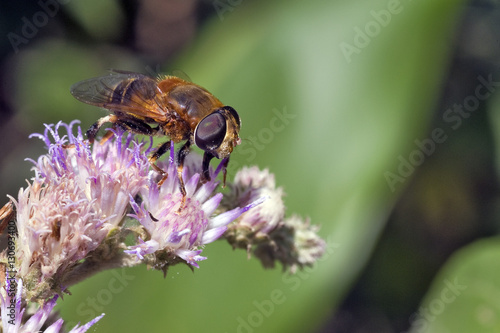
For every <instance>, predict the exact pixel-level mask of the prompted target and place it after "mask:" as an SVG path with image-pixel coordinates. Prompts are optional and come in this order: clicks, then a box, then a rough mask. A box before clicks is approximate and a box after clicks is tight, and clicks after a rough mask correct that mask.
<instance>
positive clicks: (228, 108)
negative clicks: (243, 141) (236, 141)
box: [224, 106, 241, 127]
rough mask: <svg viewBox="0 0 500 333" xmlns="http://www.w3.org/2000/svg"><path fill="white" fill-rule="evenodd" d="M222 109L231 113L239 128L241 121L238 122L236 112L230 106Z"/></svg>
mask: <svg viewBox="0 0 500 333" xmlns="http://www.w3.org/2000/svg"><path fill="white" fill-rule="evenodd" d="M224 109H225V110H228V111H229V112H230V113H231V115H232V116H233V118H234V119H235V120H236V123H237V124H238V127H241V121H240V116H239V115H238V112H236V110H235V109H233V108H232V107H230V106H225V107H224Z"/></svg>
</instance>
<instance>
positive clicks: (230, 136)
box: [71, 71, 241, 197]
mask: <svg viewBox="0 0 500 333" xmlns="http://www.w3.org/2000/svg"><path fill="white" fill-rule="evenodd" d="M71 94H72V95H73V96H74V97H75V98H76V99H78V100H79V101H81V102H84V103H87V104H91V105H95V106H100V107H103V108H105V109H108V110H109V112H110V114H109V115H107V116H105V117H102V118H101V119H99V120H98V121H97V122H96V123H95V124H94V125H92V126H91V127H90V128H89V130H88V131H87V138H88V139H89V141H90V142H93V141H94V139H95V136H96V134H97V132H98V131H99V129H100V128H101V127H102V125H104V124H105V123H107V122H111V123H112V124H113V128H115V129H116V128H122V129H124V130H127V131H130V132H133V133H137V134H144V135H149V136H157V135H165V136H168V137H170V140H169V141H167V142H164V143H162V144H161V145H160V146H158V147H157V148H156V149H155V150H154V151H153V153H152V154H151V155H150V157H149V161H150V163H151V165H152V167H153V168H154V169H155V170H156V171H158V172H159V173H160V174H161V175H162V176H163V178H162V179H161V180H160V182H159V185H161V184H162V183H163V182H164V181H165V179H166V178H167V174H166V172H165V171H163V170H162V169H161V168H160V167H158V166H157V165H156V164H155V162H156V161H157V160H158V159H159V158H160V157H161V156H162V155H163V154H165V153H166V152H167V151H168V150H169V149H170V141H173V142H174V143H178V142H181V141H185V143H184V145H183V146H182V147H181V148H180V149H179V151H178V152H177V155H176V160H177V176H178V177H179V181H180V190H181V193H182V194H183V197H185V196H186V190H185V187H184V181H183V179H182V169H183V165H184V160H185V157H186V155H187V154H188V153H189V150H190V147H191V145H193V144H194V145H196V146H197V147H199V148H200V149H202V150H203V151H204V152H205V153H204V155H203V162H202V168H203V169H202V170H203V171H202V181H203V182H206V181H208V180H210V174H209V164H210V160H212V158H214V157H216V158H219V159H225V161H226V162H225V166H226V167H227V163H228V162H229V156H230V154H231V152H232V151H233V148H234V147H235V146H237V145H239V144H240V142H241V139H240V138H239V136H238V134H239V131H240V125H241V121H240V117H239V115H238V113H237V112H236V111H235V110H234V109H233V108H232V107H230V106H226V105H224V104H222V103H221V101H219V100H218V99H217V98H216V97H215V96H213V95H212V94H211V93H210V92H208V91H207V90H206V89H204V88H202V87H200V86H198V85H196V84H194V83H191V82H188V81H185V80H183V79H180V78H178V77H175V76H164V77H160V78H158V79H153V78H151V77H148V76H145V75H142V74H138V73H133V72H125V71H114V72H112V73H110V74H109V75H107V76H102V77H97V78H92V79H88V80H85V81H81V82H78V83H76V84H74V85H73V86H72V87H71ZM111 135H112V132H108V133H107V134H106V135H105V136H104V137H103V140H107V139H108V138H109V137H111ZM224 182H225V170H224Z"/></svg>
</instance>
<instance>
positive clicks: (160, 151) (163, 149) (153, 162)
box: [148, 140, 171, 186]
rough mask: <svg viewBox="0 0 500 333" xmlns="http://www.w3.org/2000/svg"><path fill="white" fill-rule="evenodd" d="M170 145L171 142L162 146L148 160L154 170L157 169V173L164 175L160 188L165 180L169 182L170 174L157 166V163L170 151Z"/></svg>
mask: <svg viewBox="0 0 500 333" xmlns="http://www.w3.org/2000/svg"><path fill="white" fill-rule="evenodd" d="M170 144H171V142H170V140H169V141H167V142H164V143H162V144H160V145H159V146H158V147H157V148H156V149H155V150H154V152H153V153H152V154H151V155H150V156H149V158H148V161H149V163H150V164H151V166H152V167H153V169H155V171H156V172H158V173H159V174H160V175H162V178H161V179H160V181H159V182H158V186H161V185H162V184H163V183H164V182H165V180H167V177H168V174H167V173H166V172H165V171H163V170H162V169H161V168H160V167H159V166H157V165H156V161H157V160H158V159H159V158H160V157H161V156H162V155H163V154H165V153H166V152H167V151H168V150H169V149H170Z"/></svg>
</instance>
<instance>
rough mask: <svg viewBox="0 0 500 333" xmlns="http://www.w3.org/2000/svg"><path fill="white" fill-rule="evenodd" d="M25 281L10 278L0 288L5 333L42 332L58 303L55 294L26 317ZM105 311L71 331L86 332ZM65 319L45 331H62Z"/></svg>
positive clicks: (76, 332)
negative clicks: (23, 294)
mask: <svg viewBox="0 0 500 333" xmlns="http://www.w3.org/2000/svg"><path fill="white" fill-rule="evenodd" d="M22 290H23V281H22V280H21V279H19V280H17V281H16V280H14V279H8V280H7V285H6V286H5V287H4V288H2V289H1V290H0V301H1V307H0V308H1V312H2V332H3V333H31V332H41V329H42V326H43V325H44V324H45V323H46V321H47V319H48V318H49V316H50V315H51V312H52V309H53V308H54V306H55V305H56V301H57V298H58V296H57V295H56V296H54V297H53V298H52V299H50V300H49V301H47V302H45V303H44V304H43V305H42V306H40V308H39V309H38V310H37V311H36V312H35V313H34V314H33V315H32V316H31V317H29V318H28V319H26V318H24V320H23V315H24V313H25V310H26V308H25V307H24V306H23V305H22V303H23V299H22ZM103 316H104V313H103V314H102V315H100V316H98V317H96V318H95V319H93V320H91V321H89V322H88V323H87V324H85V325H83V326H79V325H76V326H75V327H74V328H73V329H72V330H71V331H70V333H84V332H86V331H87V330H88V329H89V328H90V327H91V326H92V325H94V324H95V323H97V322H98V321H99V320H100V319H101V318H102V317H103ZM23 321H24V323H23ZM63 322H64V321H63V320H62V319H58V320H56V321H54V322H53V323H52V324H51V325H50V326H48V327H47V328H46V329H45V330H44V331H43V332H45V333H58V332H60V331H61V328H62V325H63Z"/></svg>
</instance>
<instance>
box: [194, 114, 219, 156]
mask: <svg viewBox="0 0 500 333" xmlns="http://www.w3.org/2000/svg"><path fill="white" fill-rule="evenodd" d="M226 131H227V127H226V119H224V117H223V116H222V115H221V114H220V113H212V114H209V115H208V116H206V117H205V118H203V119H202V120H201V121H200V123H199V124H198V126H197V127H196V131H195V133H194V143H195V144H196V145H197V146H198V147H199V148H200V149H202V150H214V149H217V148H218V147H219V146H220V145H221V144H222V141H224V138H225V137H226Z"/></svg>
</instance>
